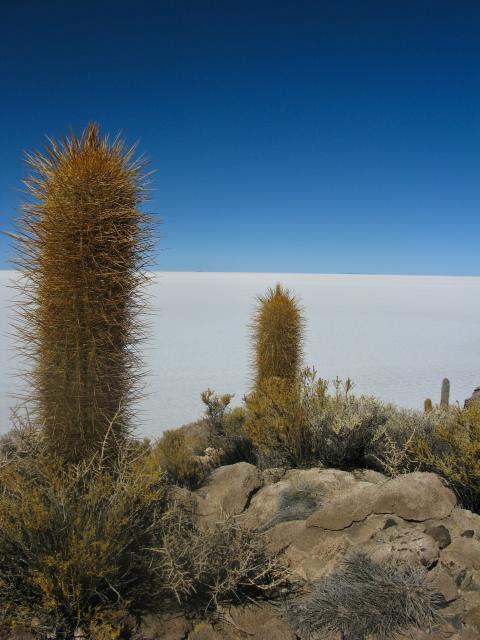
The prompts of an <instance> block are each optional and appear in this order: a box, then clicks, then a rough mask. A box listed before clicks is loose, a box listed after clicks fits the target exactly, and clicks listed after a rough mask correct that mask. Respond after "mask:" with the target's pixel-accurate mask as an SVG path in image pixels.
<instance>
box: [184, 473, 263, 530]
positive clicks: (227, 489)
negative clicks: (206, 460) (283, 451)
mask: <svg viewBox="0 0 480 640" xmlns="http://www.w3.org/2000/svg"><path fill="white" fill-rule="evenodd" d="M262 484H263V478H262V474H261V472H260V471H259V469H257V467H255V466H253V465H252V464H249V463H248V462H237V463H236V464H232V465H228V466H224V467H219V468H218V469H215V471H213V473H212V474H211V475H210V476H209V478H208V479H207V481H206V483H205V484H204V485H203V486H202V487H200V489H197V491H195V497H196V499H197V514H198V516H200V522H202V523H203V524H206V525H213V524H214V523H215V522H217V521H218V520H219V519H220V518H222V517H223V516H224V515H225V514H228V515H238V514H239V513H242V511H243V510H244V509H245V507H246V506H247V503H248V501H249V500H250V498H251V496H252V494H253V493H254V492H255V491H256V490H258V489H259V488H260V487H261V486H262Z"/></svg>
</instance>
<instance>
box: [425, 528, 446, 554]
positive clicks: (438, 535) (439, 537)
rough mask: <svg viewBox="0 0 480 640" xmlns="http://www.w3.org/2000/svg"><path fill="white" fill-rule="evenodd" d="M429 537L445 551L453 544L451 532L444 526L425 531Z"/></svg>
mask: <svg viewBox="0 0 480 640" xmlns="http://www.w3.org/2000/svg"><path fill="white" fill-rule="evenodd" d="M425 533H426V534H427V536H430V537H431V538H433V539H434V540H436V541H437V542H438V546H439V547H440V549H445V547H448V545H449V544H450V543H451V542H452V537H451V536H450V531H449V530H448V529H447V527H445V526H444V525H443V524H441V525H439V526H438V527H428V528H427V529H425Z"/></svg>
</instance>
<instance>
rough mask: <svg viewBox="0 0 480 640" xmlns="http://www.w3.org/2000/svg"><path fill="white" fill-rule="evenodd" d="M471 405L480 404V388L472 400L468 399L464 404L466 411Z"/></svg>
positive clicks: (476, 388)
mask: <svg viewBox="0 0 480 640" xmlns="http://www.w3.org/2000/svg"><path fill="white" fill-rule="evenodd" d="M471 404H480V387H475V389H474V390H473V393H472V395H471V396H470V398H467V399H466V400H465V402H464V403H463V407H464V409H466V408H467V407H469V406H470V405H471Z"/></svg>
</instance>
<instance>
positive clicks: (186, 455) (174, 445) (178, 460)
mask: <svg viewBox="0 0 480 640" xmlns="http://www.w3.org/2000/svg"><path fill="white" fill-rule="evenodd" d="M147 466H148V468H151V469H152V470H155V469H158V470H160V471H161V472H162V473H163V474H165V477H166V479H167V480H168V482H170V483H173V484H178V485H180V486H183V487H188V488H190V489H193V488H195V487H196V486H197V485H198V484H200V482H201V481H202V480H203V479H204V477H205V475H206V472H207V470H208V468H207V465H205V464H204V463H202V461H201V460H200V458H199V456H197V455H195V442H194V440H192V439H191V438H188V437H187V436H186V435H185V434H184V433H183V432H182V431H181V430H180V429H174V430H171V431H165V433H164V434H163V435H162V437H161V438H160V440H158V442H157V443H156V444H155V445H154V446H153V448H152V451H151V454H150V456H149V457H148V459H147Z"/></svg>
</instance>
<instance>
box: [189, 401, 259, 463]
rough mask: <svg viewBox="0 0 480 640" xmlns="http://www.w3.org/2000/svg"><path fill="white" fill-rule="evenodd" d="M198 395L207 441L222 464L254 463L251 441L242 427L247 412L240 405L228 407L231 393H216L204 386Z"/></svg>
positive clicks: (254, 457)
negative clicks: (202, 408)
mask: <svg viewBox="0 0 480 640" xmlns="http://www.w3.org/2000/svg"><path fill="white" fill-rule="evenodd" d="M201 397H202V402H203V403H204V405H205V420H206V421H207V423H208V425H209V428H210V439H209V444H210V446H211V447H213V448H214V449H215V450H217V451H219V452H220V454H221V455H220V461H221V464H234V463H236V462H250V463H255V462H256V456H255V451H254V448H253V444H252V442H251V441H250V439H249V438H248V436H247V434H246V432H245V428H244V427H245V417H246V412H245V409H244V408H243V407H233V408H231V407H230V403H231V401H232V399H233V397H234V396H233V394H224V395H221V396H219V395H218V394H216V393H215V392H214V391H212V390H211V389H207V390H206V391H204V392H203V393H202V396H201Z"/></svg>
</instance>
